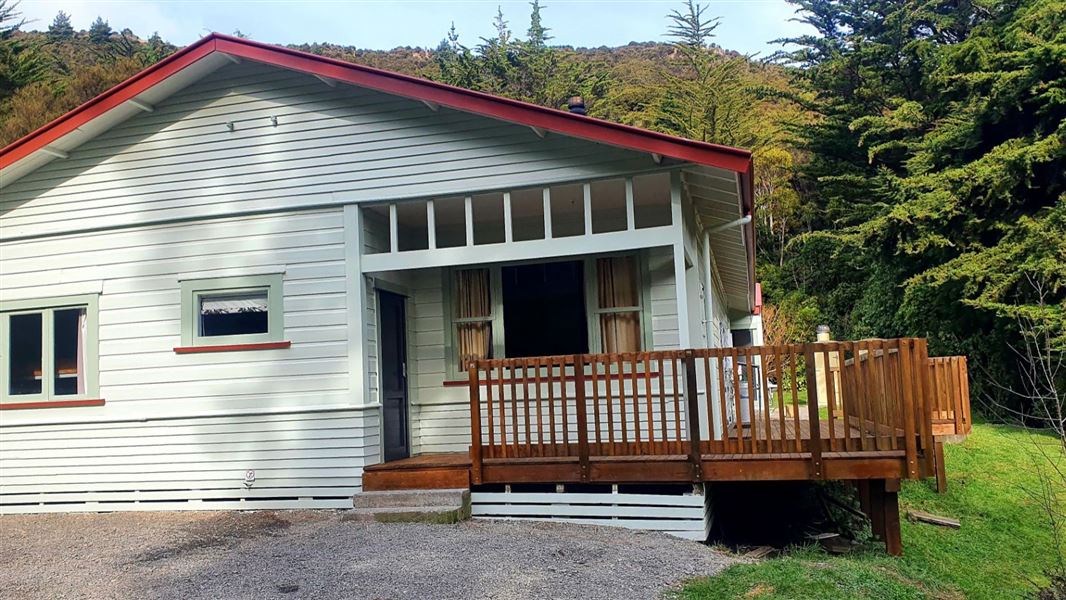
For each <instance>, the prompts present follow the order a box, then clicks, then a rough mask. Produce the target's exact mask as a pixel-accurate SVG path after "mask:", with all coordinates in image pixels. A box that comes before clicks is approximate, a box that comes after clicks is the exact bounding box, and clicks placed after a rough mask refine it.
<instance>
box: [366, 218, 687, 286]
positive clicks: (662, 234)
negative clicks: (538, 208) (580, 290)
mask: <svg viewBox="0 0 1066 600" xmlns="http://www.w3.org/2000/svg"><path fill="white" fill-rule="evenodd" d="M676 235H679V234H678V232H677V231H676V228H675V227H674V226H673V225H665V226H662V227H648V228H645V229H637V230H634V231H612V232H609V233H597V234H593V235H588V236H583V235H576V236H570V237H563V238H555V239H544V240H526V241H520V242H511V243H506V242H504V243H498V244H482V245H478V246H464V247H458V248H438V249H436V250H409V251H407V252H399V253H394V254H389V253H381V254H367V255H364V256H363V257H362V267H363V272H364V273H378V272H382V271H401V270H406V269H421V268H432V267H449V266H457V265H469V264H482V263H496V262H508V261H519V260H532V259H540V258H550V257H558V256H574V255H586V254H597V253H603V252H621V251H623V250H638V249H641V248H655V247H658V246H669V245H670V240H671V239H672V238H673V236H676ZM675 245H676V246H678V247H680V245H681V244H680V242H678V243H676V244H675ZM680 252H681V273H682V274H684V250H683V249H681V250H680ZM681 285H682V286H683V285H684V283H683V282H682V284H681Z"/></svg>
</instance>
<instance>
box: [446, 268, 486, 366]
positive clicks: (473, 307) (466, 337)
mask: <svg viewBox="0 0 1066 600" xmlns="http://www.w3.org/2000/svg"><path fill="white" fill-rule="evenodd" d="M455 318H456V319H479V318H483V319H484V320H483V321H467V322H462V323H456V325H455V326H456V332H457V334H458V335H457V338H458V342H457V343H458V345H459V348H458V350H459V365H460V368H463V369H465V368H466V362H467V361H468V360H470V359H476V358H491V357H492V295H491V293H490V291H489V270H488V269H468V270H464V271H456V273H455Z"/></svg>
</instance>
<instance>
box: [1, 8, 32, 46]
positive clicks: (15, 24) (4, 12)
mask: <svg viewBox="0 0 1066 600" xmlns="http://www.w3.org/2000/svg"><path fill="white" fill-rule="evenodd" d="M18 6H19V3H18V2H10V1H9V0H0V41H2V40H6V39H9V38H10V37H11V36H12V35H14V34H15V32H16V31H18V30H19V28H21V27H22V26H23V25H25V24H26V19H24V18H22V13H21V12H19V11H18Z"/></svg>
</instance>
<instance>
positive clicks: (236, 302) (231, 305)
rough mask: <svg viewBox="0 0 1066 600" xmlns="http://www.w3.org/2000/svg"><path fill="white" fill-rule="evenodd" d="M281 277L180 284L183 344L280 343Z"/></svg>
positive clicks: (263, 276) (237, 278)
mask: <svg viewBox="0 0 1066 600" xmlns="http://www.w3.org/2000/svg"><path fill="white" fill-rule="evenodd" d="M281 277H282V276H281V274H275V275H261V276H250V277H222V278H216V279H193V280H186V281H182V282H181V317H182V318H181V343H182V345H183V346H218V345H232V344H255V343H262V342H280V341H281V340H282V337H283V331H282V330H283V320H282V319H283V314H282V308H281V293H282V291H281Z"/></svg>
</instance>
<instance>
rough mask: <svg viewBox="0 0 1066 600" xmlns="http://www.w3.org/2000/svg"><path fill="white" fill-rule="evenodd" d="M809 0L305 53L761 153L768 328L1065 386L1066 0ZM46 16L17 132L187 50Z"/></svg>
mask: <svg viewBox="0 0 1066 600" xmlns="http://www.w3.org/2000/svg"><path fill="white" fill-rule="evenodd" d="M789 1H790V2H791V3H792V4H794V5H795V6H796V8H797V9H799V10H802V11H803V12H801V13H799V14H800V18H802V19H803V20H805V21H806V22H807V23H809V24H810V25H812V26H813V27H814V29H815V30H816V32H817V33H814V34H811V35H809V36H804V37H801V38H797V39H794V40H788V42H789V44H788V46H787V47H788V48H789V50H788V51H786V52H782V53H779V54H778V55H775V56H773V57H770V58H769V59H767V60H755V59H753V58H751V57H746V56H743V55H739V54H737V53H734V52H730V51H728V50H725V49H722V48H720V47H718V46H716V45H715V44H714V39H715V38H714V36H715V31H716V29H717V28H719V27H729V26H731V25H733V24H730V23H723V22H721V21H720V20H719V19H717V18H716V17H715V16H714V15H713V14H712V12H711V10H712V9H708V8H706V7H702V6H700V5H698V4H694V3H693V2H691V1H690V2H688V3H679V5H678V6H677V9H676V10H674V11H672V12H671V13H670V14H669V15H668V16H669V17H670V20H669V22H670V23H671V26H670V28H669V31H668V32H667V33H668V35H669V38H670V40H671V41H670V42H669V43H632V44H629V45H627V46H622V47H617V48H591V49H590V48H572V47H565V46H557V45H554V44H553V43H552V41H553V40H552V36H551V28H550V26H549V25H550V24H549V23H548V22H547V21H546V20H545V18H544V16H543V15H542V10H541V9H542V7H541V6H540V4H539V2H537V1H534V2H533V3H532V4H531V11H530V14H529V15H528V16H526V15H523V16H522V19H523V20H524V21H523V23H524V24H523V25H522V26H518V25H516V24H515V23H517V21H509V20H508V18H509V17H510V16H509V15H504V14H503V13H502V12H500V13H498V15H497V17H496V19H495V23H494V24H495V34H494V35H493V36H492V37H490V38H483V39H479V40H474V41H469V40H466V39H464V38H463V37H462V35H461V32H458V31H457V30H456V29H455V27H454V26H452V27H451V28H448V26H447V24H442V32H443V40H442V41H441V43H440V44H439V45H438V46H437V47H436V48H431V49H423V48H397V49H394V50H390V51H376V50H361V49H357V48H353V47H348V46H340V45H334V44H308V45H298V46H294V47H295V48H297V49H300V50H304V51H308V52H313V53H316V54H321V55H325V56H330V57H333V58H338V59H342V60H347V61H352V62H357V63H362V64H367V65H371V66H375V67H380V68H385V69H390V70H396V71H401V72H405V73H410V74H413V75H418V76H421V77H426V78H430V79H434V80H438V81H443V82H446V83H449V84H453V85H458V86H462V87H466V88H470V89H475V90H482V91H485V92H490V93H494V94H501V95H504V96H508V97H511V98H516V99H520V100H525V101H528V102H534V103H537V104H541V105H545V106H552V107H561V106H563V105H564V104H565V101H566V99H567V98H568V97H569V96H572V95H581V96H583V97H584V98H585V101H586V104H587V106H588V110H589V114H590V115H592V116H595V117H599V118H603V119H609V120H612V121H618V122H621V123H626V124H631V125H637V126H640V127H646V128H650V129H654V130H658V131H663V132H667V133H671V134H676V135H681V136H685V137H689V138H692V139H698V140H703V141H708V142H714V143H720V144H727V145H733V146H740V147H745V148H750V149H752V150H753V151H754V152H755V160H756V174H757V181H756V186H755V187H756V196H757V197H756V206H757V211H756V222H757V227H758V229H757V232H758V233H757V243H758V250H759V258H758V260H759V263H758V275H759V278H760V280H761V281H762V282H763V285H764V291H765V296H766V302H767V308H766V320H767V334H768V339H767V343H787V342H796V341H807V340H809V339H810V338H811V336H812V335H813V331H814V327H815V325H817V324H820V323H825V324H827V325H829V326H830V327H831V328H832V329H833V331H834V334H835V335H836V336H837V337H838V338H840V339H848V338H859V337H897V336H923V337H928V338H929V339H930V345H931V350H932V351H933V352H935V353H937V354H966V355H968V356H970V357H971V364H974V365H975V366H976V368H975V369H974V372H973V373H972V376H973V378H974V380H975V389H976V390H978V391H979V392H980V393H981V394H982V395H983V396H986V397H988V398H989V400H990V401H989V403H988V404H987V405H986V410H989V411H1000V410H1025V411H1028V410H1029V409H1030V408H1031V407H1032V406H1034V397H1035V396H1039V395H1040V394H1045V396H1046V394H1047V385H1048V384H1046V383H1045V384H1043V385H1044V387H1043V388H1039V389H1034V384H1033V382H1031V381H1026V379H1025V378H1024V377H1023V376H1021V375H1020V374H1019V373H1020V371H1019V356H1018V355H1017V354H1016V352H1015V350H1016V349H1020V348H1022V347H1024V346H1025V344H1026V342H1027V341H1032V340H1037V341H1038V342H1039V343H1040V344H1043V345H1044V346H1045V347H1046V348H1048V349H1050V350H1051V351H1052V352H1054V353H1061V351H1062V349H1063V348H1064V346H1066V189H1064V186H1066V147H1064V140H1063V136H1064V134H1066V130H1064V127H1066V126H1064V124H1063V123H1064V117H1066V73H1064V71H1066V3H1064V2H1060V1H1057V0H1015V1H1012V2H992V1H991V0H907V1H905V2H888V1H885V0H858V1H853V0H789ZM510 18H513V17H510ZM25 29H26V28H25V27H24V23H23V22H22V21H21V19H20V17H19V11H18V6H17V3H12V2H11V0H0V144H6V143H9V142H11V141H13V140H14V139H17V138H18V137H20V136H22V135H24V134H26V133H28V132H29V131H32V130H33V129H34V128H36V127H38V126H40V125H42V124H44V123H46V122H48V121H49V120H51V119H53V118H55V117H57V116H59V115H61V114H62V113H63V112H65V111H67V110H69V109H71V108H73V107H74V106H76V105H78V104H80V103H81V102H84V101H86V100H88V99H89V98H91V97H93V96H95V95H96V94H98V93H100V92H102V91H104V90H106V89H107V88H109V87H111V86H112V85H114V84H115V83H118V82H119V81H122V80H124V79H125V78H127V77H128V76H130V75H132V74H133V73H135V72H137V71H139V70H141V69H143V68H144V67H146V66H149V65H151V64H153V63H155V62H156V61H158V60H161V59H162V58H164V57H165V56H167V55H169V54H170V53H172V52H174V51H175V50H176V48H175V47H174V46H172V45H170V44H168V43H166V42H165V41H163V40H162V39H160V38H159V36H158V35H151V36H149V37H148V38H147V39H142V38H141V37H138V35H136V34H134V33H133V32H131V31H129V30H128V29H125V30H120V31H116V30H114V29H113V28H112V26H111V25H110V24H108V23H107V22H105V21H103V20H102V19H97V21H96V22H94V23H92V24H91V25H90V26H89V28H88V29H87V30H77V29H76V27H75V25H74V24H72V23H71V22H70V19H69V17H66V15H64V14H63V13H60V14H59V15H57V17H56V19H55V21H54V22H53V23H52V24H51V25H50V26H49V27H48V30H47V31H45V32H31V31H25ZM1059 355H1060V354H1056V356H1059ZM1056 373H1057V374H1056V375H1055V376H1054V377H1052V378H1051V380H1052V381H1051V384H1050V385H1051V390H1052V391H1053V392H1054V391H1055V390H1060V391H1061V390H1062V389H1063V387H1066V382H1064V381H1062V378H1063V376H1066V372H1056ZM1037 387H1039V386H1037ZM1019 394H1020V395H1019ZM1059 397H1061V396H1059ZM1060 411H1061V404H1060ZM1059 419H1060V420H1061V412H1060V414H1059Z"/></svg>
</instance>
